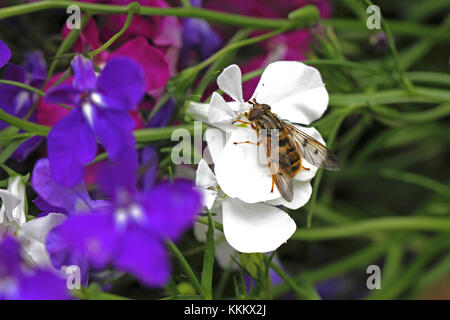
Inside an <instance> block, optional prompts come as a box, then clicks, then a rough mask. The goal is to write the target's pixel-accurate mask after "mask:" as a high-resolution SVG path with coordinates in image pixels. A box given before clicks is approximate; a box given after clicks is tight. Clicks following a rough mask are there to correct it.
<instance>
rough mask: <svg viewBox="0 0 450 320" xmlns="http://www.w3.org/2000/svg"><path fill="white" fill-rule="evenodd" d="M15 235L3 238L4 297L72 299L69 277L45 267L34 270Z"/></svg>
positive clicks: (0, 274)
mask: <svg viewBox="0 0 450 320" xmlns="http://www.w3.org/2000/svg"><path fill="white" fill-rule="evenodd" d="M20 250H21V248H20V244H19V242H17V241H16V240H15V239H14V238H13V237H11V236H9V235H6V236H4V237H3V239H1V238H0V300H5V299H6V300H63V299H71V297H70V295H69V292H68V290H67V284H66V280H65V279H64V278H63V277H62V276H61V275H59V274H57V273H55V272H53V271H50V270H44V269H30V268H29V267H28V266H27V265H26V264H25V261H24V260H23V259H22V257H21V254H20Z"/></svg>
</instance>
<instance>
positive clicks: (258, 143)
mask: <svg viewBox="0 0 450 320" xmlns="http://www.w3.org/2000/svg"><path fill="white" fill-rule="evenodd" d="M236 121H240V120H236ZM250 124H251V123H250ZM251 125H252V126H253V124H251ZM256 135H257V136H258V142H251V141H248V140H246V141H241V142H233V143H234V144H243V143H250V144H254V145H255V146H259V145H260V144H261V139H259V132H258V131H256Z"/></svg>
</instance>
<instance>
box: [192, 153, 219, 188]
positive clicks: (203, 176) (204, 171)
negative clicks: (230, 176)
mask: <svg viewBox="0 0 450 320" xmlns="http://www.w3.org/2000/svg"><path fill="white" fill-rule="evenodd" d="M195 185H196V186H197V187H202V188H208V187H215V186H216V185H217V180H216V176H215V175H214V172H212V170H211V169H210V168H209V166H208V164H207V163H206V161H205V160H203V159H201V160H200V162H199V163H198V167H197V171H196V177H195Z"/></svg>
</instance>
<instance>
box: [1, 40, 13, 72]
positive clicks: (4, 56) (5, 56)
mask: <svg viewBox="0 0 450 320" xmlns="http://www.w3.org/2000/svg"><path fill="white" fill-rule="evenodd" d="M9 59H11V51H10V50H9V48H8V46H7V45H6V44H5V43H4V42H3V41H2V40H0V68H3V67H4V66H5V65H6V64H7V63H8V62H9Z"/></svg>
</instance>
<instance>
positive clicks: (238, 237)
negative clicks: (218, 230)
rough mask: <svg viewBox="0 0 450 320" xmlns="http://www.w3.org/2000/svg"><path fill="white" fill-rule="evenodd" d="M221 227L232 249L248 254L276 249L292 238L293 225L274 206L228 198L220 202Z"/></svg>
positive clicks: (285, 215)
mask: <svg viewBox="0 0 450 320" xmlns="http://www.w3.org/2000/svg"><path fill="white" fill-rule="evenodd" d="M223 228H224V233H225V238H226V239H227V241H228V243H229V244H230V245H231V246H232V247H233V248H234V249H236V250H237V251H240V252H247V253H251V252H269V251H273V250H276V249H277V248H278V247H279V246H280V245H282V244H283V243H284V242H286V241H287V240H288V239H289V238H290V237H291V236H292V234H293V233H294V232H295V229H296V225H295V222H294V220H292V219H291V217H289V215H288V214H286V213H285V212H284V211H282V210H280V209H278V208H276V207H272V206H270V205H267V204H264V203H255V204H248V203H245V202H242V201H240V200H238V199H231V198H227V199H225V200H224V201H223Z"/></svg>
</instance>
